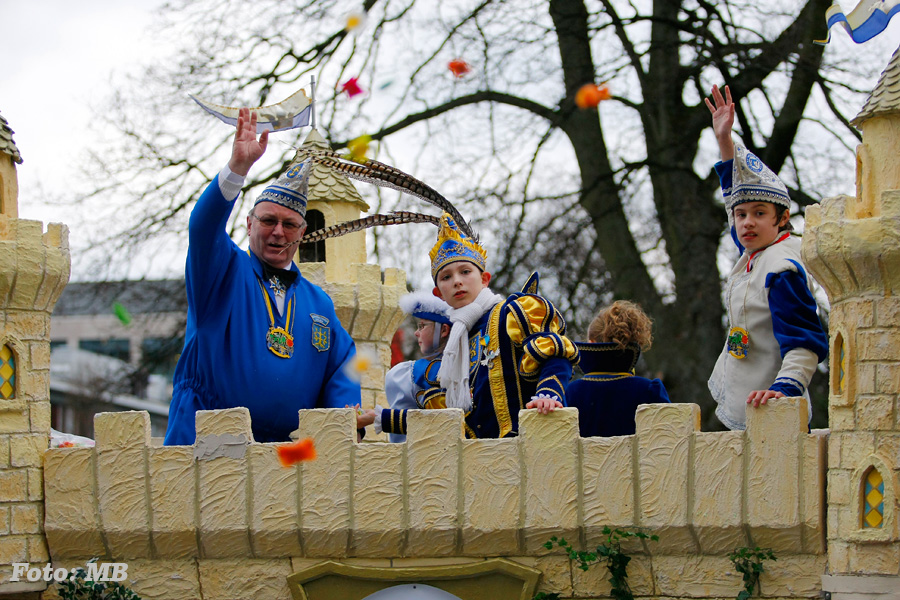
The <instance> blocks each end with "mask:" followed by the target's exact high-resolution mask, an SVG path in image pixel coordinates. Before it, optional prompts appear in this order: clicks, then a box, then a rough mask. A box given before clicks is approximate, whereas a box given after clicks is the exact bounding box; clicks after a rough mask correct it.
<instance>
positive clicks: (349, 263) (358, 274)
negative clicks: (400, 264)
mask: <svg viewBox="0 0 900 600" xmlns="http://www.w3.org/2000/svg"><path fill="white" fill-rule="evenodd" d="M309 149H329V150H330V149H331V148H330V146H329V145H328V143H327V142H326V141H325V140H324V139H323V138H322V136H321V135H319V132H318V131H316V130H315V129H313V130H312V131H311V132H310V133H309V135H308V136H307V138H306V141H305V142H304V143H303V145H302V146H301V147H300V149H299V150H298V151H297V157H296V159H295V160H298V161H299V160H302V159H303V157H304V156H305V153H306V151H307V150H309ZM368 210H369V205H368V204H366V202H365V201H364V200H363V199H362V196H360V195H359V192H357V191H356V188H355V187H353V184H351V183H350V180H349V179H347V178H346V177H345V176H344V175H342V174H340V173H337V172H335V171H334V170H332V169H329V168H328V167H326V166H324V165H315V166H314V167H313V170H312V172H311V173H310V177H309V202H308V204H307V213H306V216H307V220H308V222H309V226H310V229H312V228H313V227H315V226H318V227H331V226H332V225H336V224H338V223H344V222H346V221H352V220H354V219H358V218H359V217H360V213H361V212H365V211H368ZM317 221H318V222H317ZM319 244H324V256H323V253H322V249H321V248H320V249H318V251H315V252H312V260H316V261H318V262H298V265H299V267H300V270H301V271H302V272H303V276H304V277H306V278H307V279H309V280H310V281H312V282H313V283H315V284H316V285H318V286H320V287H322V289H324V290H325V291H326V292H327V293H328V295H329V296H331V298H332V300H334V307H335V310H336V311H337V315H338V318H339V319H340V320H341V324H342V325H343V326H344V328H345V329H346V330H347V331H348V332H349V333H350V335H351V336H352V337H353V340H354V341H355V342H356V348H357V351H358V352H359V354H360V355H361V356H364V357H368V358H369V359H370V361H371V362H372V363H373V364H371V366H370V367H369V368H368V369H367V370H366V371H365V372H364V373H363V374H362V380H361V384H362V388H363V389H362V407H363V408H374V406H375V404H376V403H379V404H381V405H382V406H387V405H388V403H387V399H386V397H385V395H384V376H385V374H386V373H387V370H388V369H389V368H390V356H391V350H390V343H391V338H392V337H393V335H394V332H395V331H396V330H397V327H398V326H399V325H400V322H401V321H402V320H403V312H402V311H401V310H400V309H399V307H398V305H397V301H398V300H399V298H400V296H402V295H403V294H405V293H406V291H407V289H406V274H405V273H404V272H403V271H402V270H400V269H393V268H390V269H384V272H383V273H382V270H381V267H380V266H378V265H377V264H366V234H365V232H363V231H360V232H357V233H351V234H349V235H345V236H341V237H337V238H332V239H328V240H325V241H324V242H319ZM309 253H310V251H309V250H304V248H303V247H302V246H301V249H300V251H299V252H298V258H301V259H302V258H303V257H304V254H305V255H306V259H307V260H310V254H309ZM373 437H374V434H373V433H372V432H369V435H368V436H367V439H372V438H373Z"/></svg>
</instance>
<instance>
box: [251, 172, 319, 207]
mask: <svg viewBox="0 0 900 600" xmlns="http://www.w3.org/2000/svg"><path fill="white" fill-rule="evenodd" d="M310 167H311V164H310V162H309V161H304V162H302V163H297V164H294V165H291V166H290V168H288V170H287V171H285V172H284V173H282V174H281V175H279V176H278V179H276V180H275V183H273V184H271V185H270V186H269V187H267V188H266V189H264V190H263V192H262V193H261V194H260V195H259V197H258V198H257V199H256V202H254V203H253V206H256V205H257V204H259V203H260V202H274V203H275V204H280V205H281V206H285V207H287V208H289V209H291V210H293V211H296V212H298V213H300V216H301V217H303V218H306V199H307V197H308V196H309V172H310V170H311V169H310Z"/></svg>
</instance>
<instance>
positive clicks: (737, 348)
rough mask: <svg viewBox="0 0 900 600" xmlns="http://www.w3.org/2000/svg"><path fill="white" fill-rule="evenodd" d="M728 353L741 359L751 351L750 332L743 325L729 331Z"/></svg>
mask: <svg viewBox="0 0 900 600" xmlns="http://www.w3.org/2000/svg"><path fill="white" fill-rule="evenodd" d="M727 342H728V354H730V355H731V356H733V357H735V358H737V359H741V358H747V353H748V352H749V351H750V334H749V333H747V330H746V329H743V328H741V327H732V328H731V330H730V331H729V332H728V340H727Z"/></svg>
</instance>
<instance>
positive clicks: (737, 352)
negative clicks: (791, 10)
mask: <svg viewBox="0 0 900 600" xmlns="http://www.w3.org/2000/svg"><path fill="white" fill-rule="evenodd" d="M712 97H713V101H714V102H715V105H713V102H710V100H709V99H706V104H707V106H708V107H709V110H710V112H711V113H712V117H713V129H714V130H715V134H716V139H717V141H718V143H719V149H720V151H721V154H722V161H721V162H719V163H716V165H715V169H716V172H717V173H718V175H719V180H720V183H721V185H722V195H723V196H724V198H725V208H726V209H727V211H728V215H729V221H731V222H732V227H731V236H732V239H734V241H735V244H736V245H737V247H738V250H739V251H740V252H741V257H740V259H739V260H738V262H737V264H735V266H734V268H733V269H732V271H731V274H730V275H729V277H728V282H727V284H726V288H725V307H726V310H727V312H728V327H729V331H728V336H727V338H726V341H725V346H724V348H723V349H722V353H721V354H720V356H719V359H718V361H717V362H716V366H715V369H714V370H713V373H712V376H711V377H710V379H709V390H710V392H711V393H712V396H713V398H714V399H715V401H716V402H717V403H718V406H717V408H716V416H717V417H718V418H719V420H720V421H721V422H722V423H723V424H724V425H725V426H726V427H728V428H729V429H744V428H745V427H746V409H747V406H748V405H750V406H752V407H758V406H760V405H761V404H766V403H767V402H768V401H769V400H771V399H775V398H781V397H785V396H787V397H796V396H802V397H805V398H806V400H807V403H808V406H809V414H810V418H812V405H811V403H810V402H809V393H808V391H807V386H809V382H810V379H811V378H812V376H813V373H814V372H815V370H816V365H817V364H818V363H820V362H821V361H823V360H825V358H826V357H827V355H828V338H827V336H826V335H825V332H824V330H823V329H822V324H821V323H820V322H819V318H818V315H817V314H816V302H815V299H814V298H813V295H812V288H811V281H810V280H809V277H808V276H807V273H806V270H805V269H804V267H803V264H802V262H801V258H800V239H799V238H798V237H794V236H791V233H790V232H791V230H792V227H791V224H790V207H791V201H790V197H789V196H788V193H787V187H786V186H785V185H784V183H783V182H782V181H781V180H780V179H779V178H778V177H777V176H776V175H775V173H773V172H772V171H771V170H770V169H769V168H768V167H766V165H765V164H763V163H762V161H760V160H759V158H757V157H756V156H755V155H754V154H753V153H752V152H749V151H748V150H747V149H746V148H744V147H743V146H741V145H738V146H735V144H734V142H733V141H732V139H731V129H732V126H733V124H734V103H733V102H732V99H731V92H730V90H729V89H728V87H727V86H726V87H725V96H724V97H723V96H722V93H721V92H720V91H719V89H718V88H717V87H715V86H714V87H713V89H712Z"/></svg>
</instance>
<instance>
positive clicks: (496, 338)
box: [487, 302, 521, 437]
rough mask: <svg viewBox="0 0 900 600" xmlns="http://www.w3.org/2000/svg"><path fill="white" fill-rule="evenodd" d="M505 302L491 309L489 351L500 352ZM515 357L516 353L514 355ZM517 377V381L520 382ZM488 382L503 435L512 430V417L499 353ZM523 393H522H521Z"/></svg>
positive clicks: (489, 373)
mask: <svg viewBox="0 0 900 600" xmlns="http://www.w3.org/2000/svg"><path fill="white" fill-rule="evenodd" d="M504 304H505V302H501V303H499V304H497V306H495V307H494V308H493V310H491V316H490V317H488V336H489V337H490V339H489V340H488V346H487V347H488V352H493V351H495V350H496V351H497V352H498V353H499V352H500V311H501V309H502V308H503V305H504ZM513 359H515V355H513ZM518 379H519V378H518V377H516V382H518ZM488 382H489V383H490V387H491V399H492V400H493V402H494V416H495V417H496V418H497V425H498V426H499V428H500V436H499V437H503V436H504V435H506V434H507V433H509V432H510V431H512V417H511V416H510V414H509V402H508V401H507V397H506V382H505V380H504V377H503V357H502V356H500V355H499V354H498V355H497V359H496V360H494V363H493V365H492V366H491V367H490V368H489V369H488ZM520 395H521V393H520Z"/></svg>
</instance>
